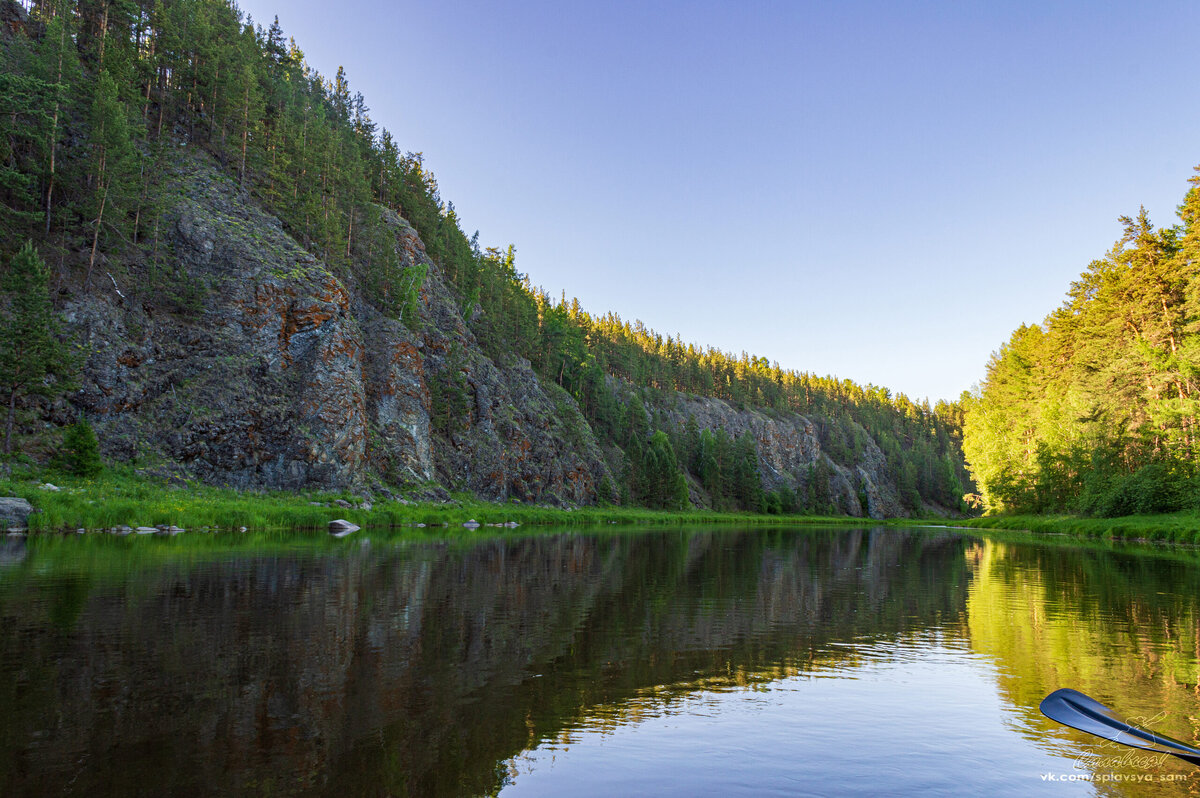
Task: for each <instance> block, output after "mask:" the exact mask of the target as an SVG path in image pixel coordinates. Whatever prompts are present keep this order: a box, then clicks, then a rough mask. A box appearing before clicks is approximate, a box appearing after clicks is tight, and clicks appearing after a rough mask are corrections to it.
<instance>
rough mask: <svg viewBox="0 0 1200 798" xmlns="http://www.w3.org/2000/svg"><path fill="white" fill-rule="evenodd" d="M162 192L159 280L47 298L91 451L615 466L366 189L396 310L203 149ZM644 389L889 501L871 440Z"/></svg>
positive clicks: (217, 461) (541, 488)
mask: <svg viewBox="0 0 1200 798" xmlns="http://www.w3.org/2000/svg"><path fill="white" fill-rule="evenodd" d="M163 197H164V203H165V205H166V210H165V213H164V215H163V219H164V223H163V226H162V228H163V229H162V230H161V231H156V233H155V234H156V235H160V236H161V242H160V243H159V245H158V246H159V248H160V251H161V253H162V255H161V257H160V258H159V260H160V262H161V263H162V264H163V265H161V266H159V267H158V268H160V269H166V270H170V272H171V274H172V275H173V278H172V279H173V280H174V282H173V283H171V285H173V286H175V288H174V289H173V290H174V293H173V294H172V295H171V296H168V297H167V298H165V299H164V297H163V296H162V295H161V292H160V294H157V295H152V294H150V293H148V292H146V291H144V290H138V289H140V288H141V287H140V286H124V287H123V286H122V285H121V284H120V281H118V280H117V279H116V278H114V277H112V276H111V275H109V274H107V273H106V274H104V276H103V277H101V278H100V280H102V281H103V287H102V288H100V289H99V290H98V289H97V286H96V285H95V284H93V286H92V287H91V290H88V291H79V292H77V294H76V295H75V297H74V298H73V299H71V300H70V301H68V302H67V304H66V307H65V317H66V320H67V322H68V326H69V327H70V329H71V331H72V333H73V334H75V335H76V336H77V337H78V339H79V340H82V341H83V342H84V345H85V347H86V353H87V356H86V364H85V366H84V369H83V374H82V379H81V381H80V383H81V389H80V390H79V391H78V392H77V393H75V394H74V395H72V396H71V397H70V402H69V404H66V403H59V405H58V406H57V407H56V408H54V409H52V411H51V416H52V417H54V420H56V421H57V422H58V423H67V422H68V421H69V420H70V418H71V417H72V416H73V414H75V413H77V412H79V411H82V412H84V413H86V414H87V415H88V417H89V418H90V419H91V420H92V421H93V423H94V424H95V426H96V428H97V430H98V432H99V437H100V440H101V442H102V445H103V448H104V451H105V454H106V455H107V456H108V457H110V458H113V459H116V460H118V461H125V462H133V463H136V464H138V465H139V466H140V467H142V468H146V469H148V470H150V471H151V472H152V473H157V474H160V475H174V476H179V477H184V478H195V479H200V480H203V481H205V482H209V483H215V484H222V485H229V486H232V487H237V488H242V489H293V490H295V489H303V488H319V489H333V490H356V491H389V490H391V489H395V488H397V487H398V486H406V487H408V488H410V489H414V488H415V490H416V493H417V494H418V495H425V496H442V497H444V496H445V495H446V494H445V491H446V490H447V489H449V490H468V491H471V492H472V493H474V494H476V495H478V496H480V497H481V498H485V499H489V500H500V501H505V500H509V499H514V500H519V501H524V502H545V503H553V504H584V503H591V502H593V501H595V500H596V499H597V496H598V491H599V490H600V488H601V486H602V485H612V484H614V483H615V480H614V479H613V477H614V475H615V474H616V473H617V470H618V469H619V468H620V462H621V460H620V457H621V455H620V452H619V451H609V452H608V457H607V458H606V457H605V454H604V452H603V451H602V447H601V446H600V445H599V443H598V442H597V440H596V437H595V435H594V434H593V432H592V430H591V428H590V427H589V426H588V424H587V422H586V421H585V419H584V417H583V416H582V414H581V413H580V410H579V408H578V406H577V405H576V402H575V401H574V399H573V398H572V397H571V396H570V395H568V394H567V393H566V392H565V391H563V390H562V389H561V388H560V387H559V386H558V385H556V384H554V383H553V382H547V381H543V380H542V379H540V378H539V377H538V376H537V374H535V372H534V370H533V369H532V368H531V367H530V364H529V363H528V362H527V361H526V360H524V359H521V358H519V357H515V356H499V360H495V359H493V358H492V357H489V356H488V355H487V354H486V353H485V351H484V349H483V347H481V345H480V342H479V341H478V340H476V337H475V335H474V334H473V332H472V330H471V325H470V323H469V321H468V319H466V318H464V310H463V307H464V303H463V301H462V299H461V297H459V296H458V295H457V293H456V291H455V289H454V288H453V286H451V284H450V282H449V281H448V280H447V279H446V278H445V276H444V275H443V274H442V273H441V271H440V270H439V268H438V266H437V264H436V263H434V262H433V261H432V260H431V259H430V258H429V257H428V256H427V254H426V251H425V246H424V244H423V243H422V241H421V239H420V237H419V236H418V234H417V232H416V230H415V229H414V228H413V227H412V226H410V225H409V224H408V223H407V222H406V221H405V220H404V219H403V218H401V217H400V216H399V215H397V214H396V213H394V212H392V211H390V210H386V209H380V213H381V214H382V219H383V225H384V227H385V229H386V231H387V233H388V235H387V236H385V238H386V240H387V242H388V245H389V246H392V247H393V248H394V255H395V257H396V259H397V260H398V263H399V268H400V269H401V270H402V273H404V274H419V273H424V275H425V276H424V279H423V281H422V284H421V289H420V294H419V301H418V303H417V309H416V311H417V312H416V314H415V317H414V319H412V320H410V321H409V323H408V324H405V323H404V322H402V321H401V320H399V319H397V318H395V317H394V315H393V316H389V315H385V314H384V313H383V312H381V311H380V310H379V309H378V307H376V306H375V305H374V304H372V302H371V301H368V299H367V298H366V292H365V291H363V290H361V287H360V286H358V285H356V283H355V278H354V277H353V275H354V273H355V272H354V270H353V269H350V270H345V269H343V270H342V271H341V272H336V271H335V270H333V269H331V268H330V267H329V266H328V265H326V264H325V263H323V262H322V261H321V260H319V259H318V258H317V257H315V256H314V255H313V254H312V253H311V252H309V251H307V250H306V249H305V248H304V247H303V246H301V245H300V244H299V243H298V242H297V241H296V240H295V239H294V238H293V237H292V236H291V235H289V234H288V233H287V232H286V231H285V230H284V228H283V226H282V224H281V223H280V221H279V220H278V219H277V218H275V217H274V216H271V215H270V214H268V213H265V212H264V211H263V210H262V209H261V208H260V206H259V204H258V203H256V202H255V201H254V199H253V198H252V197H251V196H250V195H248V194H247V193H246V192H244V191H243V190H242V189H240V188H239V186H238V185H237V184H236V183H235V182H234V181H233V180H232V179H230V178H229V177H228V176H226V174H225V173H224V172H223V171H222V170H221V169H220V167H219V165H218V164H217V163H216V162H215V161H214V160H213V159H212V158H211V157H210V156H208V155H206V154H203V153H202V152H199V151H196V150H192V149H188V148H181V154H180V155H179V157H178V160H177V162H176V163H175V165H174V167H173V169H172V172H171V175H170V179H169V181H168V185H167V187H166V188H165V190H164V191H163ZM110 283H111V285H110ZM147 297H150V298H147ZM471 312H475V310H474V308H472V311H471ZM629 390H632V388H629V387H628V386H627V387H626V388H625V389H624V391H621V390H618V391H616V394H617V395H618V397H620V396H621V395H622V393H625V394H626V395H627V394H628V392H629ZM439 402H441V403H442V405H447V406H436V405H438V404H439ZM648 408H649V411H651V412H655V413H659V414H662V415H664V416H665V417H666V418H667V419H669V420H670V421H672V422H673V423H675V424H677V425H680V426H682V425H683V424H684V423H685V422H686V420H687V419H688V418H689V417H692V418H694V419H696V422H697V424H698V426H699V428H700V429H718V428H721V429H724V430H725V431H726V432H728V433H729V435H730V436H731V437H734V438H736V437H738V436H740V435H742V434H743V433H745V432H749V433H750V434H751V435H753V437H754V439H755V441H756V442H757V444H758V455H759V467H760V471H761V473H762V475H763V482H764V485H763V487H764V489H766V490H773V489H775V488H778V487H780V486H784V485H786V486H787V487H789V488H791V489H793V490H796V491H798V492H800V491H803V490H805V489H806V488H807V484H806V483H807V481H808V480H810V479H814V478H819V479H821V480H823V481H826V482H827V483H828V485H827V488H823V490H824V493H826V494H827V495H828V496H829V497H830V499H831V502H832V504H833V505H834V507H835V508H836V509H837V510H839V511H841V512H844V513H847V514H849V515H853V516H870V517H874V518H881V517H884V516H890V515H901V514H903V513H904V510H903V507H902V506H901V504H900V503H899V501H897V497H896V494H895V489H894V487H893V486H892V485H891V484H890V482H889V481H888V478H887V474H886V463H885V462H884V458H883V455H882V453H881V452H880V450H879V448H878V447H877V446H875V444H874V442H869V443H868V445H867V446H866V447H865V450H864V451H863V452H862V453H861V456H860V457H859V459H858V462H855V463H851V464H846V463H844V462H843V463H838V462H835V461H834V460H833V459H831V458H830V457H829V456H828V455H827V454H826V453H825V452H823V451H822V448H821V444H820V440H819V436H818V435H817V434H816V431H815V428H814V424H813V421H812V420H810V419H807V418H804V417H802V416H799V415H795V414H778V413H772V414H768V413H766V412H764V411H760V410H754V409H735V408H734V407H732V406H730V405H729V404H727V403H725V402H722V401H720V400H716V399H707V398H700V397H693V396H686V395H682V394H667V399H666V401H658V402H657V403H651V404H649V405H648ZM817 465H822V466H823V467H822V468H820V469H814V466H817ZM814 474H819V476H818V477H814ZM607 489H608V488H606V490H607ZM693 494H694V496H693V498H694V500H695V501H696V503H698V504H701V505H703V504H704V503H705V497H704V495H703V492H702V491H699V490H698V487H697V486H695V485H693ZM605 498H608V497H607V496H606V497H605Z"/></svg>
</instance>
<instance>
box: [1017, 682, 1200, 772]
mask: <svg viewBox="0 0 1200 798" xmlns="http://www.w3.org/2000/svg"><path fill="white" fill-rule="evenodd" d="M1038 709H1040V710H1041V711H1042V714H1043V715H1045V716H1046V717H1048V718H1050V719H1051V720H1056V721H1058V722H1059V723H1061V724H1063V725H1064V726H1070V727H1071V728H1072V729H1079V730H1080V731H1085V732H1087V733H1088V734H1094V735H1096V736H1097V737H1103V738H1104V739H1106V740H1112V741H1113V742H1114V743H1121V744H1122V745H1128V746H1132V747H1134V748H1141V749H1142V750H1143V751H1154V752H1155V753H1159V754H1170V755H1171V756H1177V757H1179V758H1180V759H1183V760H1186V761H1188V762H1191V763H1192V764H1193V765H1200V748H1195V747H1193V746H1190V745H1188V744H1187V743H1181V742H1180V741H1179V740H1175V739H1172V738H1170V737H1166V736H1164V735H1161V734H1155V733H1154V732H1152V731H1148V730H1147V729H1141V728H1138V727H1137V726H1135V725H1133V724H1131V723H1129V722H1128V721H1124V720H1121V719H1120V718H1118V717H1117V716H1116V714H1114V713H1113V711H1112V710H1111V709H1109V708H1108V707H1106V706H1104V705H1103V704H1101V703H1100V702H1099V701H1097V700H1095V699H1093V698H1089V697H1088V696H1086V695H1084V694H1083V693H1081V692H1079V691H1078V690H1070V689H1067V688H1065V687H1064V688H1063V689H1061V690H1055V691H1054V692H1053V693H1051V694H1050V695H1048V696H1046V697H1045V698H1043V699H1042V705H1041V706H1040V707H1038Z"/></svg>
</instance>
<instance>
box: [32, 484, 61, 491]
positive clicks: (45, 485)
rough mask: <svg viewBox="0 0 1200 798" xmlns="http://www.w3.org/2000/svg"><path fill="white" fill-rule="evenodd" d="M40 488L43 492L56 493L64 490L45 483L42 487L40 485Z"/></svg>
mask: <svg viewBox="0 0 1200 798" xmlns="http://www.w3.org/2000/svg"><path fill="white" fill-rule="evenodd" d="M38 487H39V488H41V489H42V490H49V491H55V492H58V491H60V490H62V488H60V487H58V486H57V485H52V484H50V483H49V482H44V483H42V484H41V485H39V486H38Z"/></svg>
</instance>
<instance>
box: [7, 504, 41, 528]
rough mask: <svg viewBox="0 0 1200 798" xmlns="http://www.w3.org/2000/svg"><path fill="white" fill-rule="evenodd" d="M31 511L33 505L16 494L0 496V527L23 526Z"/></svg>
mask: <svg viewBox="0 0 1200 798" xmlns="http://www.w3.org/2000/svg"><path fill="white" fill-rule="evenodd" d="M32 513H33V505H32V504H30V503H29V502H27V501H25V500H24V499H19V498H17V497H16V496H6V497H4V498H0V527H4V528H8V527H11V526H25V524H26V523H27V522H28V520H29V516H30V515H31V514H32Z"/></svg>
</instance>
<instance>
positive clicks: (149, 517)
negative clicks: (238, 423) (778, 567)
mask: <svg viewBox="0 0 1200 798" xmlns="http://www.w3.org/2000/svg"><path fill="white" fill-rule="evenodd" d="M42 480H49V481H51V482H52V483H53V484H54V485H56V486H58V487H59V488H61V490H59V491H47V490H42V489H41V488H40V487H39V486H40V484H41V482H42ZM0 496H20V497H22V498H24V499H27V500H28V501H29V502H30V503H31V504H32V505H33V506H34V507H35V508H37V510H38V512H36V513H34V514H33V515H32V516H30V518H29V529H30V531H31V532H56V531H64V530H66V531H71V530H75V529H78V528H84V529H103V528H107V527H114V526H121V525H125V526H130V527H137V526H157V525H160V524H173V525H175V526H179V527H183V528H185V529H197V528H203V527H209V528H213V529H221V530H229V529H235V530H236V529H239V528H241V527H246V528H247V529H249V530H253V531H271V530H323V529H325V528H326V527H327V525H328V523H329V522H330V521H332V520H334V519H335V518H344V519H346V520H347V521H351V522H352V523H355V524H358V525H359V526H361V527H364V528H365V527H398V526H410V525H414V524H426V525H428V526H435V525H449V526H451V527H459V526H461V525H462V524H463V523H464V522H465V521H468V520H470V519H474V520H475V521H478V522H479V523H481V524H488V523H492V524H501V523H505V522H508V521H515V522H517V523H519V524H521V525H523V526H524V525H543V524H555V525H571V526H598V525H613V524H617V525H637V526H659V525H668V524H731V523H736V524H791V523H806V524H852V525H857V526H861V525H862V524H864V523H866V524H872V525H874V524H877V523H879V522H877V521H872V520H870V519H862V518H850V517H845V516H838V517H828V516H781V515H762V514H757V513H721V512H713V511H707V510H690V511H685V512H667V511H660V510H646V509H642V508H630V507H581V508H578V509H573V510H568V509H565V508H554V507H542V506H536V505H525V504H499V503H489V502H483V501H479V500H477V499H473V498H471V497H468V496H465V495H460V496H457V497H456V498H455V500H454V501H453V502H450V503H446V504H440V503H414V504H404V503H402V502H400V501H388V500H379V501H376V502H374V503H373V507H372V509H371V510H369V511H367V510H360V509H357V505H358V504H360V503H361V499H359V498H358V497H356V496H354V495H353V494H351V493H321V492H310V493H290V492H242V491H236V490H230V489H223V488H214V487H209V486H205V485H200V484H188V485H187V486H172V485H168V484H167V483H166V482H165V481H164V480H161V479H153V478H149V477H143V476H138V475H136V474H134V473H133V472H132V471H128V470H125V471H109V472H106V473H105V474H104V475H102V476H101V477H98V478H96V479H83V478H77V477H68V476H64V475H61V474H50V473H42V474H37V475H36V476H35V475H34V474H32V473H31V474H28V475H26V476H25V477H24V478H8V479H0ZM336 499H344V500H346V501H348V502H350V503H352V504H353V505H355V507H354V508H350V509H347V508H342V507H339V506H337V505H334V504H333V502H334V501H335V500H336ZM313 502H316V503H319V504H322V505H324V504H329V505H331V506H329V507H325V506H312V504H311V503H313ZM887 523H900V524H905V525H910V524H919V523H921V522H918V521H912V520H909V519H899V520H898V521H894V522H893V521H889V522H887ZM938 523H940V522H938Z"/></svg>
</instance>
